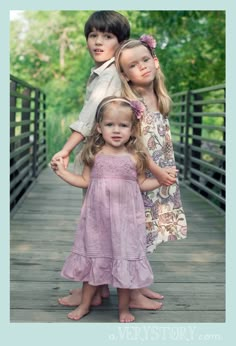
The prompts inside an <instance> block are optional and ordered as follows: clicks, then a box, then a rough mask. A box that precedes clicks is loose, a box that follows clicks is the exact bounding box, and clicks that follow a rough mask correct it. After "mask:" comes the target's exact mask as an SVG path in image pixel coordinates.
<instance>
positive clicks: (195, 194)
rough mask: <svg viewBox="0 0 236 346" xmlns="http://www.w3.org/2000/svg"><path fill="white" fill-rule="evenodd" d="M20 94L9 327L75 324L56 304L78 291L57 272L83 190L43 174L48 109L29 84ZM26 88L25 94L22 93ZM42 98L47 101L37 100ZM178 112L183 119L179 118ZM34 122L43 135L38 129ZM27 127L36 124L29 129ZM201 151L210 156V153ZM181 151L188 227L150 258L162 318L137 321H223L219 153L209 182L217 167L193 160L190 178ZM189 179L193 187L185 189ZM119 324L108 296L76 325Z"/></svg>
mask: <svg viewBox="0 0 236 346" xmlns="http://www.w3.org/2000/svg"><path fill="white" fill-rule="evenodd" d="M12 82H13V86H12V97H11V100H13V101H14V102H16V99H17V98H19V97H20V95H21V92H20V91H19V90H18V89H17V84H18V82H19V81H18V80H16V79H14V78H12ZM23 88H24V93H23V100H24V102H26V104H27V100H28V106H25V107H23V108H24V115H25V116H24V119H20V120H19V119H15V120H14V118H13V115H14V114H13V113H15V114H16V113H17V111H18V108H19V106H17V105H16V104H15V106H12V108H11V115H12V117H11V128H12V130H11V134H12V136H11V143H12V145H11V149H12V150H11V186H12V189H11V197H12V198H11V205H12V213H11V229H10V236H11V258H10V260H11V286H10V288H11V306H10V309H11V313H10V316H11V322H68V323H75V322H73V321H71V320H69V319H67V313H68V312H70V311H71V310H72V309H73V308H69V307H63V306H60V305H59V304H58V303H57V298H58V297H61V296H64V295H67V294H68V290H69V289H71V288H74V287H77V284H76V283H74V282H73V283H72V282H69V281H67V280H64V279H62V278H61V276H60V270H61V268H62V265H63V263H64V260H65V258H66V256H67V255H68V254H69V252H70V249H71V246H72V242H73V237H74V232H75V226H76V223H77V221H78V218H79V211H80V207H81V201H82V193H81V190H80V189H76V188H74V187H72V186H69V185H67V184H66V183H64V182H62V181H61V180H60V179H59V178H58V177H57V176H56V175H55V174H54V173H53V172H52V171H51V170H50V168H48V167H47V165H46V156H45V150H44V149H45V146H46V142H45V140H46V139H45V138H46V137H45V127H44V125H45V109H44V107H43V106H42V107H41V108H39V107H38V101H35V97H36V96H37V95H40V91H38V90H33V89H30V88H31V86H29V85H27V84H24V85H23ZM26 89H30V90H29V91H28V92H27V91H25V90H26ZM41 98H42V100H43V101H42V102H44V97H43V96H42V95H41ZM32 100H33V101H32ZM30 102H31V103H32V102H34V105H36V106H37V107H36V109H35V110H34V111H33V112H34V113H35V114H36V115H37V119H36V120H32V119H31V118H30V117H28V119H27V114H31V113H32V108H34V107H32V104H31V105H30ZM181 102H182V103H183V100H182V101H181ZM197 102H198V103H199V102H202V103H204V102H205V101H204V100H203V101H202V100H201V101H199V100H198V101H197ZM198 106H199V105H198ZM188 107H189V106H188ZM40 109H41V110H40ZM177 113H178V112H176V114H177ZM180 113H181V116H183V112H180ZM203 113H204V112H203ZM205 113H206V112H205ZM40 114H41V116H40ZM177 115H178V114H177ZM202 116H203V115H202ZM211 116H213V115H211ZM217 116H218V117H219V113H218V115H217ZM20 123H22V124H20ZM39 123H40V124H41V125H40V126H41V129H35V127H37V124H39ZM31 124H34V128H33V129H32V130H31V127H30V126H31ZM179 124H180V123H179ZM16 125H17V126H20V125H21V126H24V131H22V132H21V133H13V129H14V128H15V127H16ZM198 125H199V126H197V128H198V130H199V128H200V127H201V126H203V124H202V123H201V124H200V123H199V122H198ZM181 126H182V125H181ZM193 126H194V124H193ZM219 127H222V126H221V125H219ZM32 132H33V133H32ZM198 132H199V131H198ZM32 136H33V139H32ZM191 136H193V140H199V133H198V134H196V133H195V134H194V133H193V132H192V134H191ZM194 136H197V138H195V137H194ZM35 138H36V139H37V145H35V143H34V142H35ZM22 141H23V143H22ZM181 143H182V144H181ZM181 143H180V144H181V145H182V146H181V145H180V149H181V150H182V149H183V150H185V151H184V152H185V154H187V152H186V148H185V149H184V143H183V141H182V142H181ZM193 144H194V143H192V142H188V144H187V145H188V151H189V150H195V151H196V150H197V148H196V145H195V144H196V143H195V144H194V145H193ZM214 144H215V145H216V144H217V143H214ZM220 145H221V146H222V143H221V144H220ZM191 146H193V148H192V149H191ZM22 148H23V149H22ZM199 148H200V150H202V151H204V150H207V151H208V152H209V148H207V149H205V148H201V147H199ZM181 150H179V151H178V150H177V151H176V153H177V157H178V155H179V156H180V161H179V168H180V170H182V185H181V195H182V201H183V205H184V209H185V213H186V217H187V222H188V238H187V239H185V240H179V241H172V242H167V243H163V244H161V245H159V246H158V248H157V251H156V252H155V253H154V254H151V255H149V260H150V262H151V266H152V268H153V272H154V275H155V282H154V284H153V285H152V286H151V288H152V289H154V290H155V291H158V292H160V293H162V294H163V295H164V296H165V299H164V305H163V308H162V309H161V310H160V311H145V310H138V309H135V310H134V311H133V313H134V315H135V317H136V322H178V323H179V322H204V323H205V322H224V321H225V222H224V207H223V206H222V205H223V204H224V193H223V192H224V186H223V185H224V179H223V178H222V177H223V175H224V166H223V165H222V157H223V155H224V154H223V153H222V152H221V153H219V151H218V152H217V155H218V159H220V162H221V166H220V167H219V165H218V166H216V167H215V171H214V172H216V173H217V174H218V175H216V176H214V175H211V176H209V179H210V180H209V181H206V180H204V179H207V177H208V175H207V173H206V172H202V170H201V169H200V168H201V166H204V167H207V168H208V169H210V168H212V167H214V164H213V163H212V162H211V163H209V162H208V163H205V164H204V162H203V163H202V162H201V160H202V161H204V158H203V156H201V157H199V156H198V158H197V159H196V160H197V161H196V160H195V161H194V158H191V160H193V161H192V162H193V165H191V170H192V171H191V172H190V173H187V172H186V170H185V165H182V163H183V162H182V161H181V160H183V157H185V155H184V154H183V152H182V151H181ZM197 152H198V153H199V150H198V151H197ZM181 155H182V156H181ZM208 155H209V153H208ZM213 156H214V155H213ZM42 158H43V159H42ZM19 161H21V162H22V165H23V169H22V167H20V164H19ZM194 164H197V165H198V168H199V170H197V168H196V166H194ZM209 165H210V166H209ZM27 167H28V168H27ZM35 167H36V168H35ZM24 172H26V173H24ZM197 172H199V174H197ZM24 174H26V175H25V176H24ZM219 175H220V177H221V179H219ZM188 176H189V177H190V178H191V181H189V182H186V177H188ZM196 176H197V178H196ZM19 177H20V178H19ZM184 178H185V179H184ZM214 180H215V181H216V182H217V183H218V184H216V189H215V188H212V187H210V186H209V185H208V186H207V183H209V182H210V183H211V184H213V182H214ZM29 182H30V183H29ZM194 184H195V185H196V186H197V187H198V188H199V189H200V188H201V191H203V190H204V189H205V190H204V191H203V192H204V193H201V191H197V190H196V189H195V191H194V188H193V185H194ZM22 191H23V192H22ZM222 191H223V192H222ZM211 192H213V194H211ZM217 196H218V198H217ZM211 197H214V199H213V200H212V198H211ZM215 201H218V202H219V203H218V204H217V203H215ZM216 204H217V205H216ZM117 321H118V311H117V295H116V291H115V290H114V289H111V295H110V297H109V298H108V299H104V301H103V303H102V305H101V306H98V307H93V308H92V310H91V313H90V314H88V315H87V316H86V317H84V318H83V319H82V320H81V321H80V322H79V323H83V322H101V323H104V322H117ZM76 323H78V322H76Z"/></svg>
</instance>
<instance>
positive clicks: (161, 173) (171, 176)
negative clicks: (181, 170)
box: [147, 154, 178, 186]
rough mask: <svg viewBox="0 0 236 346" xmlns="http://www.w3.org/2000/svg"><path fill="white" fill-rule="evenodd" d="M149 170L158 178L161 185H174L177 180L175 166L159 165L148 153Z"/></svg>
mask: <svg viewBox="0 0 236 346" xmlns="http://www.w3.org/2000/svg"><path fill="white" fill-rule="evenodd" d="M147 164H148V170H149V171H150V172H151V173H152V174H153V175H154V176H155V177H156V178H157V179H158V181H159V183H160V185H167V186H168V185H172V184H174V183H175V182H176V173H177V172H178V170H176V168H175V167H172V168H171V167H166V168H161V167H159V166H158V165H157V164H156V163H155V162H154V161H153V159H152V158H151V156H150V155H149V154H148V159H147Z"/></svg>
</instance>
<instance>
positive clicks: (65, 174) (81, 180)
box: [54, 158, 90, 188]
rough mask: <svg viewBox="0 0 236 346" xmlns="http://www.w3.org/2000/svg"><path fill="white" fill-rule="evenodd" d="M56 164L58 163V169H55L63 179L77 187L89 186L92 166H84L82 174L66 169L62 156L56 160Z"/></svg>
mask: <svg viewBox="0 0 236 346" xmlns="http://www.w3.org/2000/svg"><path fill="white" fill-rule="evenodd" d="M55 165H56V169H55V170H54V172H55V173H56V175H58V177H60V178H61V179H62V180H64V181H65V182H67V183H68V184H70V185H73V186H76V187H81V188H87V187H88V185H89V182H90V168H89V167H88V166H84V169H83V172H82V174H81V175H77V174H74V173H71V172H69V171H67V170H66V168H65V166H64V163H63V159H62V158H59V159H58V160H57V161H56V162H55Z"/></svg>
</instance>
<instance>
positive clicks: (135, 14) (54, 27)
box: [10, 11, 225, 158]
mask: <svg viewBox="0 0 236 346" xmlns="http://www.w3.org/2000/svg"><path fill="white" fill-rule="evenodd" d="M120 12H121V13H122V14H124V15H125V16H126V17H127V18H128V19H129V21H130V24H131V32H132V33H131V36H132V37H134V38H138V37H139V36H140V35H141V34H143V33H146V34H151V35H153V36H155V38H156V39H157V42H158V46H157V49H156V53H157V56H158V58H159V60H160V64H161V66H162V68H163V71H164V74H165V76H166V81H167V86H168V89H169V90H170V91H171V92H176V91H183V90H186V89H196V88H201V87H205V86H210V85H214V84H219V83H222V82H224V81H225V12H224V11H120ZM91 13H92V11H25V12H24V15H23V20H22V19H21V20H16V21H13V22H11V27H10V29H11V31H10V50H11V51H10V61H11V64H10V66H11V74H13V75H15V76H16V77H18V78H20V79H23V80H26V81H27V82H28V83H30V84H33V85H35V86H37V87H40V88H42V89H43V90H44V91H45V93H46V95H47V119H48V120H47V125H48V143H49V154H48V156H49V158H50V157H51V156H52V154H53V153H54V152H56V151H57V150H59V149H60V147H61V146H62V145H63V144H64V142H65V141H66V138H67V137H68V136H69V134H70V130H69V129H68V125H69V124H70V123H71V122H72V121H74V120H75V119H77V117H78V113H79V110H80V109H81V107H82V105H83V100H84V93H85V87H86V82H87V79H88V76H89V73H90V69H91V67H92V60H91V58H90V57H89V54H88V51H87V48H86V40H85V37H84V23H85V22H86V20H87V18H88V17H89V15H90V14H91Z"/></svg>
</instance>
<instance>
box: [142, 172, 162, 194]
mask: <svg viewBox="0 0 236 346" xmlns="http://www.w3.org/2000/svg"><path fill="white" fill-rule="evenodd" d="M138 184H139V187H140V190H141V191H152V190H155V189H157V188H158V187H159V186H160V183H159V181H158V180H157V179H156V178H146V177H145V175H144V174H143V175H139V176H138Z"/></svg>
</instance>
